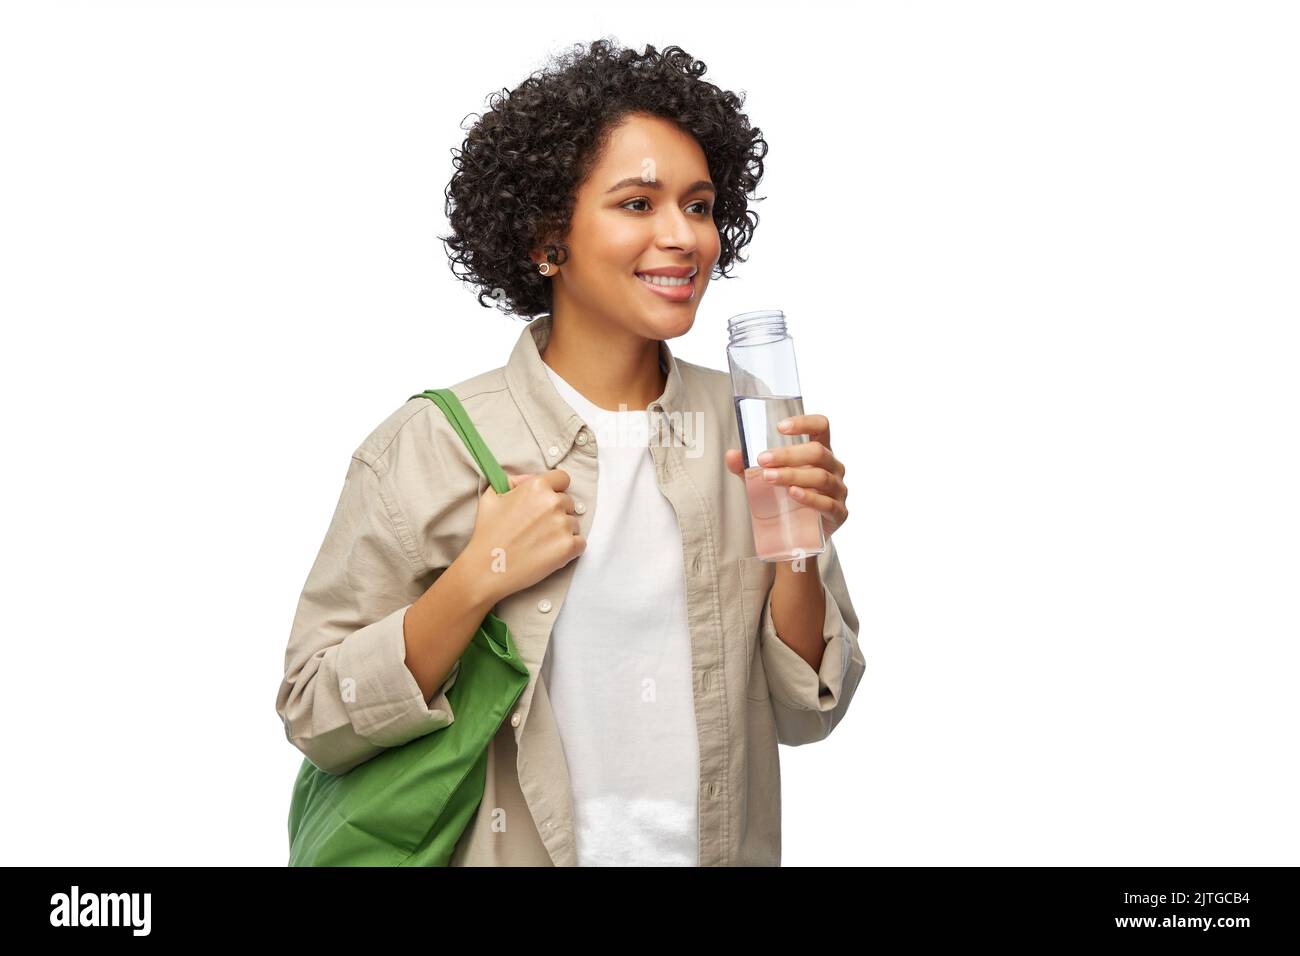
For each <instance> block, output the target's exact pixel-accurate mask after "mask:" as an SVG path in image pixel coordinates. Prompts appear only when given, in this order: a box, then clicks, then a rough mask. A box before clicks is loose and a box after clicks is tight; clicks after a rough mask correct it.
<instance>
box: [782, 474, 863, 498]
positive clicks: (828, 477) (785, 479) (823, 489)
mask: <svg viewBox="0 0 1300 956" xmlns="http://www.w3.org/2000/svg"><path fill="white" fill-rule="evenodd" d="M763 480H764V481H765V482H767V483H768V484H772V485H787V486H798V487H800V488H805V489H809V490H812V491H817V492H820V493H821V494H824V495H828V496H830V497H832V498H837V499H839V500H843V499H844V498H845V497H846V496H847V495H848V489H847V488H846V487H845V485H844V482H843V481H842V480H841V479H840V477H839V476H838V475H834V474H832V473H831V472H829V471H827V470H826V469H825V468H764V469H763Z"/></svg>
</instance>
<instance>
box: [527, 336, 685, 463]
mask: <svg viewBox="0 0 1300 956" xmlns="http://www.w3.org/2000/svg"><path fill="white" fill-rule="evenodd" d="M553 321H554V316H552V315H551V314H549V313H547V314H545V315H541V316H539V317H537V318H535V319H533V320H532V321H530V322H529V323H528V324H527V325H526V326H524V329H523V331H522V332H520V333H519V340H518V341H517V342H516V343H515V347H514V350H513V351H512V352H511V353H510V360H509V361H508V362H507V363H506V367H505V377H506V384H507V385H508V386H509V387H510V391H511V393H512V394H513V395H514V397H515V403H516V404H517V405H518V406H519V411H520V413H521V414H522V415H523V417H524V421H525V422H527V423H528V428H529V430H530V431H531V432H532V433H533V438H535V439H536V440H537V446H538V448H540V449H541V451H542V454H543V455H544V456H545V459H546V464H547V465H549V466H552V467H553V466H554V465H555V464H556V463H557V462H558V461H560V460H561V459H562V458H564V456H565V455H567V454H568V453H569V449H570V448H571V447H572V446H573V440H574V438H576V437H577V435H578V432H580V431H582V427H583V425H584V424H586V423H585V422H584V421H583V420H582V418H581V417H580V416H579V415H578V413H577V412H575V411H574V410H573V409H572V408H570V407H569V404H568V403H567V402H566V401H565V400H564V398H563V397H562V396H561V395H560V393H559V391H557V390H556V388H555V383H553V382H552V381H551V379H550V376H549V375H547V374H546V363H545V362H543V361H542V352H543V351H544V350H545V349H546V343H547V341H548V340H549V339H550V336H551V328H552V323H553ZM659 367H660V368H662V369H665V370H666V371H667V373H668V384H667V385H666V386H665V387H664V393H663V394H662V395H661V396H659V398H657V399H655V400H654V401H653V402H651V403H650V405H649V406H647V410H648V411H649V412H650V413H651V428H652V431H651V435H652V436H654V435H655V431H654V428H655V425H654V422H655V420H656V416H658V418H659V421H660V424H659V426H658V428H659V429H662V432H661V434H663V435H665V436H666V435H668V434H670V433H671V436H672V440H671V444H676V443H679V442H680V443H681V444H682V445H684V446H685V447H687V448H693V447H694V443H695V441H696V440H697V438H696V436H694V435H693V434H691V429H690V427H689V423H687V421H686V414H687V412H686V409H685V407H684V406H685V404H686V385H685V383H684V382H683V381H682V373H681V370H680V369H679V368H678V367H677V359H676V358H674V357H673V353H672V350H671V349H670V348H669V347H668V343H667V342H665V341H663V340H662V339H661V340H659ZM651 441H652V442H654V443H658V444H663V443H665V442H667V439H666V438H659V439H657V440H656V438H655V437H652V438H651Z"/></svg>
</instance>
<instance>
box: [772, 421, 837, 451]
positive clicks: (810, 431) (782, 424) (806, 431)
mask: <svg viewBox="0 0 1300 956" xmlns="http://www.w3.org/2000/svg"><path fill="white" fill-rule="evenodd" d="M776 427H777V430H778V431H779V432H780V433H781V434H782V435H810V436H812V437H813V438H814V439H815V440H817V441H820V442H821V443H822V444H824V445H825V446H826V447H827V448H829V447H830V444H831V423H830V420H829V419H828V418H827V417H826V416H825V415H791V416H790V417H789V418H784V419H782V420H781V421H779V422H778V423H777V426H776Z"/></svg>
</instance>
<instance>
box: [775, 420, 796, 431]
mask: <svg viewBox="0 0 1300 956" xmlns="http://www.w3.org/2000/svg"><path fill="white" fill-rule="evenodd" d="M793 424H794V422H793V421H791V420H790V419H788V418H783V419H781V421H779V422H778V423H777V426H776V427H777V428H779V429H780V430H781V431H787V430H789V428H790V426H791V425H793Z"/></svg>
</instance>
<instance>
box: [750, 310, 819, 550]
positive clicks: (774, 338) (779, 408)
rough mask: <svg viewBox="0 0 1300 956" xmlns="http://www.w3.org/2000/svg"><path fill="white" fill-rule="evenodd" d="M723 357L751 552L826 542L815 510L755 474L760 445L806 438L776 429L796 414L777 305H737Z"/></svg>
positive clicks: (790, 359) (795, 377) (791, 364)
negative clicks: (739, 310)
mask: <svg viewBox="0 0 1300 956" xmlns="http://www.w3.org/2000/svg"><path fill="white" fill-rule="evenodd" d="M727 331H728V333H729V334H730V341H729V342H728V343H727V364H728V365H729V366H730V368H731V389H732V393H733V394H734V395H735V403H736V425H737V428H738V430H739V432H740V454H741V457H742V460H743V463H744V468H745V472H744V474H745V489H746V491H747V492H748V494H749V515H750V519H751V521H752V523H753V527H754V551H755V553H756V554H757V555H758V556H759V557H760V558H762V559H763V560H764V561H792V560H794V559H796V558H799V557H811V556H812V555H815V554H821V553H822V551H824V550H825V548H826V536H825V534H824V533H823V530H822V517H821V512H820V511H818V510H817V509H815V508H812V507H810V506H808V505H805V504H800V502H799V501H798V499H796V498H791V497H790V492H789V486H787V485H776V484H773V483H771V482H769V481H767V480H766V479H765V478H764V477H763V471H764V469H763V466H761V465H759V464H758V456H759V455H760V454H762V453H763V451H764V450H766V449H771V448H780V447H782V446H785V445H797V444H800V443H803V442H807V441H808V440H809V439H808V436H807V435H786V434H783V433H782V432H779V431H777V427H776V426H777V423H779V422H780V421H781V420H782V419H784V418H791V417H793V416H795V415H802V414H803V394H802V392H801V391H800V389H799V372H798V369H797V368H796V367H795V361H794V339H792V338H791V337H790V333H789V332H787V331H786V328H785V313H783V312H781V311H780V310H779V309H772V310H768V311H763V312H745V313H743V314H741V315H737V316H733V317H732V318H731V319H729V320H728V322H727Z"/></svg>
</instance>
